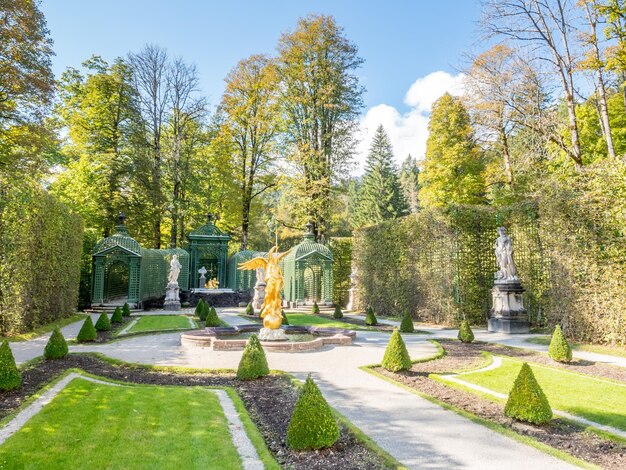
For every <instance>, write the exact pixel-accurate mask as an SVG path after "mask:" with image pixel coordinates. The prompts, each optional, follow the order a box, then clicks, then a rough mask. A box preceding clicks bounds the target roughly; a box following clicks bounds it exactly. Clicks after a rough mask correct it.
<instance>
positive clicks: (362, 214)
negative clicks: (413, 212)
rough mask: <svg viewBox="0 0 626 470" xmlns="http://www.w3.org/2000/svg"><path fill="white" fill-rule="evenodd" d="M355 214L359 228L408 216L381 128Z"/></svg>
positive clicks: (388, 145) (388, 144)
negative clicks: (404, 215) (405, 214)
mask: <svg viewBox="0 0 626 470" xmlns="http://www.w3.org/2000/svg"><path fill="white" fill-rule="evenodd" d="M358 199H359V205H358V207H357V211H356V214H355V222H356V224H357V225H359V226H362V225H372V224H378V223H380V222H382V221H383V220H387V219H395V218H396V217H399V216H401V215H403V214H404V213H405V212H406V205H405V201H404V198H403V195H402V189H401V187H400V181H399V178H398V170H397V169H396V168H395V165H394V163H393V148H392V147H391V141H390V140H389V136H388V135H387V133H386V132H385V129H384V128H383V126H382V125H379V126H378V128H377V129H376V133H375V134H374V138H373V139H372V144H371V146H370V150H369V153H368V155H367V162H366V167H365V175H364V176H363V181H362V184H361V188H360V190H359V196H358Z"/></svg>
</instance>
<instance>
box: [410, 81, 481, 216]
mask: <svg viewBox="0 0 626 470" xmlns="http://www.w3.org/2000/svg"><path fill="white" fill-rule="evenodd" d="M428 130H429V132H430V133H429V135H428V141H427V143H426V158H425V160H424V169H423V171H422V172H421V173H420V177H421V185H422V188H421V190H420V201H421V203H422V204H423V205H424V206H428V207H442V206H445V205H448V204H481V203H483V202H484V193H485V181H484V175H483V171H484V168H485V165H484V161H483V156H482V154H481V151H480V149H479V147H478V146H477V145H476V141H475V138H474V130H473V129H472V126H471V122H470V116H469V113H468V112H467V110H466V109H465V106H464V105H463V103H462V102H461V100H460V99H459V98H456V97H453V96H452V95H450V94H449V93H446V94H445V95H443V96H442V97H441V98H439V99H438V100H437V101H435V103H434V104H433V108H432V113H431V116H430V123H429V124H428Z"/></svg>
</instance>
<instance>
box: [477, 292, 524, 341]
mask: <svg viewBox="0 0 626 470" xmlns="http://www.w3.org/2000/svg"><path fill="white" fill-rule="evenodd" d="M491 293H492V297H493V308H492V309H491V318H490V319H489V323H488V327H487V330H488V331H490V332H493V333H496V332H497V333H509V334H514V333H528V332H529V331H530V323H529V321H528V313H527V312H526V309H525V308H524V303H523V301H522V294H523V293H524V288H523V287H522V284H521V283H520V282H519V281H518V280H511V281H496V282H495V284H494V286H493V289H492V291H491Z"/></svg>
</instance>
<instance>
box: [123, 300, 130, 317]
mask: <svg viewBox="0 0 626 470" xmlns="http://www.w3.org/2000/svg"><path fill="white" fill-rule="evenodd" d="M122 316H123V317H130V307H129V306H128V302H124V306H123V307H122Z"/></svg>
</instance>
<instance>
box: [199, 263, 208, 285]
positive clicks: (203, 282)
mask: <svg viewBox="0 0 626 470" xmlns="http://www.w3.org/2000/svg"><path fill="white" fill-rule="evenodd" d="M207 272H208V271H207V270H206V268H205V267H204V266H202V267H201V268H200V269H198V274H200V281H198V286H200V287H201V288H202V287H204V286H205V285H206V273H207Z"/></svg>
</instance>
